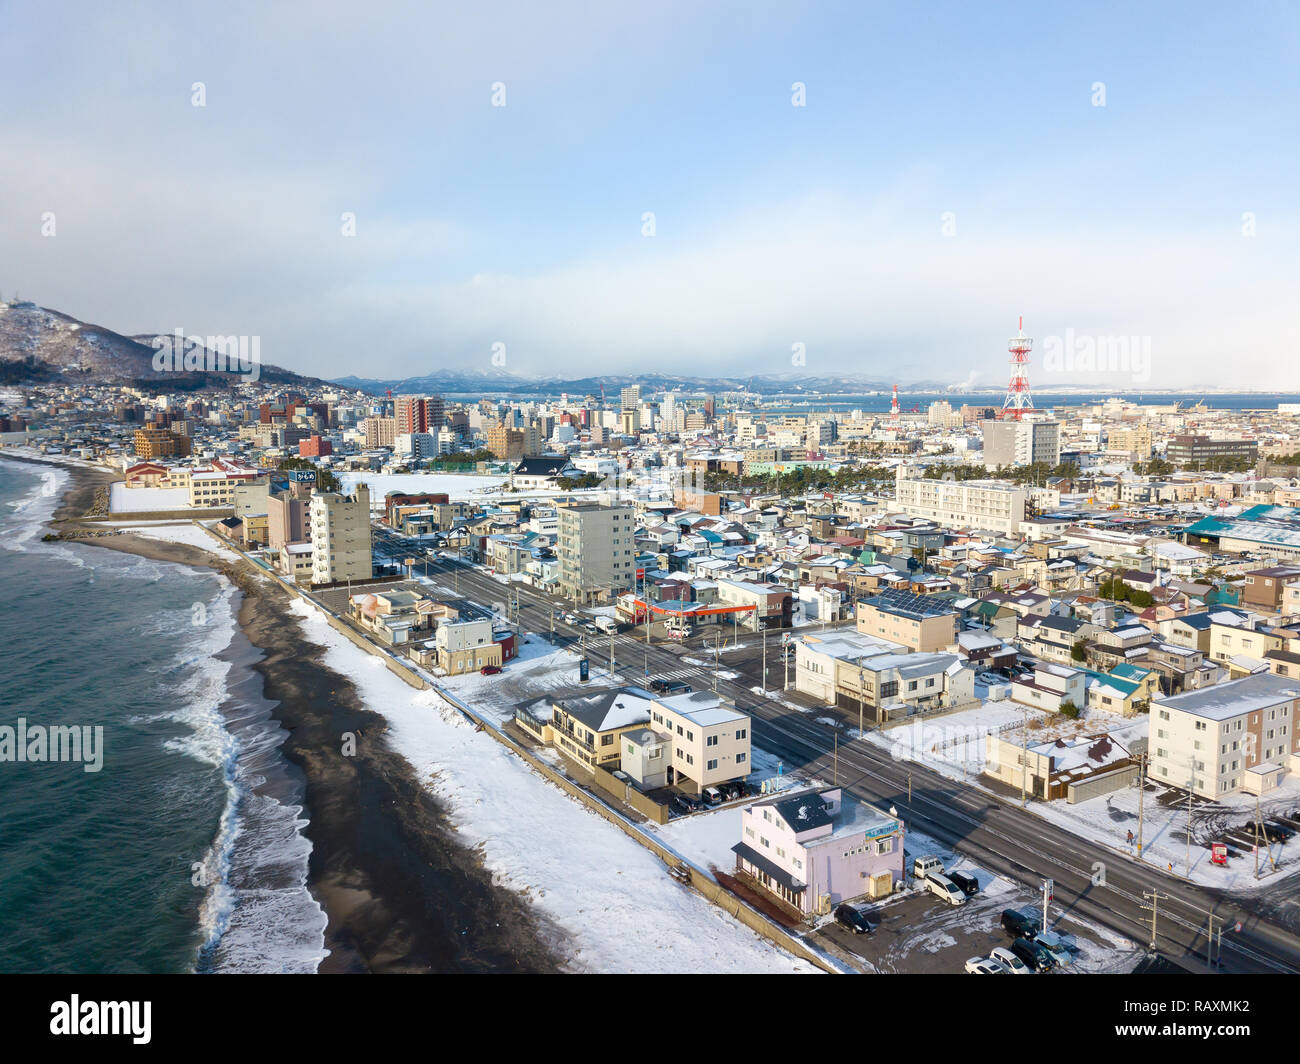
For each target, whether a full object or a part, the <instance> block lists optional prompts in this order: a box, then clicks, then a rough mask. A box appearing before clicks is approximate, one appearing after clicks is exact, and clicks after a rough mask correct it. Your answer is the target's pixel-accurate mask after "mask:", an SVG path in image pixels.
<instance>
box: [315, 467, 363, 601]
mask: <svg viewBox="0 0 1300 1064" xmlns="http://www.w3.org/2000/svg"><path fill="white" fill-rule="evenodd" d="M310 525H311V537H310V538H311V546H312V574H311V582H312V583H313V584H337V583H341V582H343V581H346V580H369V579H370V578H371V577H372V576H373V575H374V567H373V563H372V558H371V542H370V489H369V488H367V487H366V485H365V484H358V485H357V486H356V489H355V492H354V494H352V495H342V494H340V493H338V492H333V491H316V492H312V496H311V507H310Z"/></svg>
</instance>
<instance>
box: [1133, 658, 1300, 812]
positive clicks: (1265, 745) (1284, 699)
mask: <svg viewBox="0 0 1300 1064" xmlns="http://www.w3.org/2000/svg"><path fill="white" fill-rule="evenodd" d="M1150 727H1151V736H1150V740H1149V749H1150V751H1151V767H1150V775H1151V777H1152V778H1153V779H1155V780H1158V781H1159V782H1161V783H1166V784H1168V785H1169V786H1171V787H1179V788H1182V789H1184V790H1186V789H1188V788H1189V786H1190V789H1191V790H1192V791H1193V792H1194V793H1196V794H1198V795H1201V796H1202V797H1204V798H1219V797H1221V796H1222V795H1225V794H1232V793H1234V792H1236V791H1243V792H1245V793H1247V794H1262V793H1265V792H1267V791H1270V790H1272V789H1273V788H1274V787H1276V786H1277V785H1278V784H1279V783H1280V782H1281V780H1282V777H1283V776H1284V775H1285V774H1286V773H1287V772H1296V771H1300V735H1298V734H1297V728H1298V727H1300V681H1297V680H1294V679H1291V678H1288V677H1285V676H1278V675H1275V674H1274V673H1271V672H1260V673H1255V674H1253V675H1250V676H1245V677H1243V678H1242V679H1240V680H1229V681H1228V682H1227V683H1220V684H1215V685H1214V686H1212V687H1206V688H1203V689H1202V690H1199V691H1189V692H1187V693H1185V694H1181V695H1174V696H1172V697H1170V698H1159V697H1157V698H1153V699H1152V701H1151V725H1150Z"/></svg>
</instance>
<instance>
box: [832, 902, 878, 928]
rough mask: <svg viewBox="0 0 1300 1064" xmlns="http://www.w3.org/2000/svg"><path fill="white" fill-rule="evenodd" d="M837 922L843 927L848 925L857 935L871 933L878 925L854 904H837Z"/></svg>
mask: <svg viewBox="0 0 1300 1064" xmlns="http://www.w3.org/2000/svg"><path fill="white" fill-rule="evenodd" d="M835 922H836V923H837V924H839V925H840V926H842V927H847V928H848V929H849V930H850V931H852V932H853V933H854V934H855V935H869V934H871V932H872V931H874V930H875V929H876V927H877V925H876V924H874V923H872V922H871V921H870V920H868V919H867V918H866V917H865V916H863V915H862V913H860V912H858V910H857V909H855V908H854V907H853V906H852V905H837V906H836V907H835Z"/></svg>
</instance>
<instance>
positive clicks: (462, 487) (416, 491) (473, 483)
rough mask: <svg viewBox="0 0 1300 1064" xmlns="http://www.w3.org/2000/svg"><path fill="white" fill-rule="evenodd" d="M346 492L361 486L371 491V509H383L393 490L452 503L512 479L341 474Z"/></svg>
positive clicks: (467, 476) (340, 478) (457, 475)
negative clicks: (435, 496)
mask: <svg viewBox="0 0 1300 1064" xmlns="http://www.w3.org/2000/svg"><path fill="white" fill-rule="evenodd" d="M338 477H339V481H340V483H341V484H342V485H343V490H344V491H351V490H352V489H353V488H355V487H356V486H357V485H358V484H365V485H366V487H368V488H369V489H370V508H371V509H372V510H376V509H383V502H384V496H385V495H387V494H388V493H389V492H390V491H400V492H405V493H407V494H410V495H424V494H433V493H437V492H445V493H446V494H447V495H449V496H450V497H451V500H452V502H461V501H464V500H466V499H471V498H474V497H476V496H480V495H482V494H483V493H484V492H485V491H491V490H493V489H495V488H499V487H500V486H501V485H502V484H505V483H506V481H507V480H509V477H504V476H500V475H498V476H479V475H477V474H472V473H340V474H339V475H338Z"/></svg>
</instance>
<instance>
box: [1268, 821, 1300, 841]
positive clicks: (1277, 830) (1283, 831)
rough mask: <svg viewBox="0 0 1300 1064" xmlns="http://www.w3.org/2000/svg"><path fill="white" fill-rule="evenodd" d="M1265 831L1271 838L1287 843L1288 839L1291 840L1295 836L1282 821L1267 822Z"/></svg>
mask: <svg viewBox="0 0 1300 1064" xmlns="http://www.w3.org/2000/svg"><path fill="white" fill-rule="evenodd" d="M1264 830H1265V831H1267V832H1268V833H1269V835H1270V836H1272V837H1273V838H1275V839H1279V840H1281V841H1282V842H1286V840H1287V839H1289V838H1290V837H1291V836H1292V835H1294V834H1295V832H1294V831H1293V830H1292V829H1291V828H1289V827H1287V826H1286V825H1285V824H1283V823H1282V822H1281V821H1278V820H1265V821H1264Z"/></svg>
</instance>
